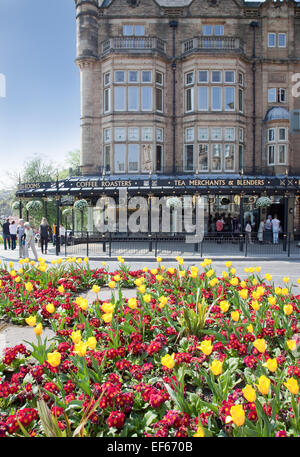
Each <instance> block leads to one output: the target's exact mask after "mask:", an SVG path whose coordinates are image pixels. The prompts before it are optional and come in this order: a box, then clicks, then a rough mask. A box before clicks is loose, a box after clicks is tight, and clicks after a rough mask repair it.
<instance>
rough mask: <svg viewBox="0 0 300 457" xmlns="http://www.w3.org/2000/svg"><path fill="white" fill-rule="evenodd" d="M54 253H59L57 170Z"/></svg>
mask: <svg viewBox="0 0 300 457" xmlns="http://www.w3.org/2000/svg"><path fill="white" fill-rule="evenodd" d="M55 247H56V255H57V256H58V255H59V253H60V237H59V183H58V172H57V173H56V236H55Z"/></svg>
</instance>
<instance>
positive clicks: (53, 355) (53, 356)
mask: <svg viewBox="0 0 300 457" xmlns="http://www.w3.org/2000/svg"><path fill="white" fill-rule="evenodd" d="M47 362H48V363H49V365H51V367H53V368H55V367H58V365H59V364H60V362H61V354H60V353H59V352H57V351H54V352H48V354H47Z"/></svg>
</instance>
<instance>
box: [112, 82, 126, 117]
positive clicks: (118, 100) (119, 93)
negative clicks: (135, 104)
mask: <svg viewBox="0 0 300 457" xmlns="http://www.w3.org/2000/svg"><path fill="white" fill-rule="evenodd" d="M114 89H115V90H114V98H115V111H125V109H126V98H125V87H121V86H120V87H118V86H115V88H114Z"/></svg>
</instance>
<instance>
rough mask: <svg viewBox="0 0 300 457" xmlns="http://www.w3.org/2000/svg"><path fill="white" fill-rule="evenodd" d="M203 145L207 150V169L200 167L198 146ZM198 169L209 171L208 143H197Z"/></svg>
mask: <svg viewBox="0 0 300 457" xmlns="http://www.w3.org/2000/svg"><path fill="white" fill-rule="evenodd" d="M201 146H205V147H206V152H207V170H203V169H202V168H200V147H201ZM198 171H200V172H201V173H209V144H208V143H198Z"/></svg>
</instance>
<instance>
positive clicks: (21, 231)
mask: <svg viewBox="0 0 300 457" xmlns="http://www.w3.org/2000/svg"><path fill="white" fill-rule="evenodd" d="M17 238H18V245H19V258H20V259H24V258H25V238H26V235H25V226H24V219H19V225H18V227H17Z"/></svg>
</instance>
